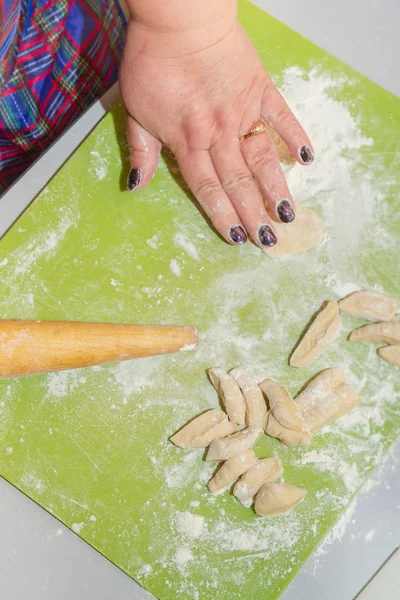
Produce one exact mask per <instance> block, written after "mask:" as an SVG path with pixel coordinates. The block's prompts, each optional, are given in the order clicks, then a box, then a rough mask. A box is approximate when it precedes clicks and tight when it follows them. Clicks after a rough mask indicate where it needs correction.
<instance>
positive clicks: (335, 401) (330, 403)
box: [303, 384, 360, 433]
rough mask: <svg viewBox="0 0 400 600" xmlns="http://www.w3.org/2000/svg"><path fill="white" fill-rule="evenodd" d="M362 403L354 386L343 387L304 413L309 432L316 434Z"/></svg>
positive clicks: (346, 385)
mask: <svg viewBox="0 0 400 600" xmlns="http://www.w3.org/2000/svg"><path fill="white" fill-rule="evenodd" d="M359 402H360V398H359V396H358V394H357V392H356V391H355V389H354V388H353V386H352V385H348V384H345V385H342V386H340V387H338V388H336V389H335V390H334V391H333V392H330V393H329V394H327V395H326V396H324V397H323V398H322V399H321V400H320V401H319V402H318V404H315V405H313V406H311V407H310V408H309V409H308V410H306V412H305V413H304V415H303V416H304V420H305V422H306V424H307V427H308V428H309V430H310V431H311V432H312V433H314V432H315V431H319V430H320V429H322V427H324V426H325V425H327V424H328V423H330V422H331V421H335V420H336V419H339V418H340V417H342V416H343V415H344V414H346V413H347V412H349V410H351V409H352V408H354V407H355V406H356V405H357V404H358V403H359Z"/></svg>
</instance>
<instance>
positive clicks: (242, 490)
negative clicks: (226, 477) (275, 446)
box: [233, 458, 283, 506]
mask: <svg viewBox="0 0 400 600" xmlns="http://www.w3.org/2000/svg"><path fill="white" fill-rule="evenodd" d="M282 473H283V467H282V463H281V461H280V460H279V458H262V459H260V460H258V461H257V462H256V463H255V465H254V466H252V467H251V469H249V470H248V471H247V472H246V473H245V474H244V475H242V476H241V478H240V479H239V481H238V482H237V483H236V485H235V487H234V488H233V495H234V496H235V497H236V498H237V499H238V500H239V502H241V503H242V504H244V505H245V506H251V504H252V503H253V498H254V496H255V495H256V494H257V492H258V490H259V489H260V487H261V486H262V485H263V484H264V483H268V482H270V481H275V480H276V479H278V477H280V476H281V475H282Z"/></svg>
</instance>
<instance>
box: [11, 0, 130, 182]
mask: <svg viewBox="0 0 400 600" xmlns="http://www.w3.org/2000/svg"><path fill="white" fill-rule="evenodd" d="M9 1H10V2H11V0H9ZM125 26H126V22H125V18H124V16H123V13H122V12H121V9H120V7H119V5H118V3H117V2H116V1H115V0H21V18H20V20H19V34H18V36H17V38H18V39H17V42H16V55H15V63H14V65H13V68H12V73H11V76H10V77H9V79H8V81H7V83H6V86H5V87H4V89H3V92H2V94H1V96H0V192H1V191H2V190H4V189H5V188H6V187H7V186H8V185H10V184H11V183H12V182H13V181H14V180H15V179H16V178H17V177H18V176H19V175H20V174H21V173H22V172H23V170H24V169H26V168H27V166H29V165H30V164H31V163H32V162H33V161H34V160H35V159H36V158H37V157H38V156H39V155H40V154H41V153H42V152H43V150H44V149H45V148H47V147H48V146H49V145H50V144H51V143H52V142H53V141H54V140H55V139H56V138H57V137H58V136H59V135H60V133H61V132H62V131H63V130H64V129H65V128H66V127H67V126H68V125H69V124H71V123H72V122H73V121H74V120H75V119H76V118H77V117H78V116H79V115H80V114H81V113H82V112H83V111H84V110H85V109H86V108H87V107H88V106H89V105H90V104H91V103H92V102H93V101H94V100H96V99H97V98H99V97H100V96H101V95H102V94H103V93H104V92H105V91H106V90H107V89H108V88H109V87H110V86H111V85H112V84H113V83H114V82H115V81H116V80H117V78H118V67H119V62H120V59H121V56H122V51H123V45H124V38H125Z"/></svg>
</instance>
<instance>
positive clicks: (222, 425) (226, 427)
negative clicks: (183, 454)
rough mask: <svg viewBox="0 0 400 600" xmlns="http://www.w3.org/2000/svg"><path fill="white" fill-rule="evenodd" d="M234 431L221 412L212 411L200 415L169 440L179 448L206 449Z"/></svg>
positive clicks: (231, 424)
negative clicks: (214, 441) (213, 442)
mask: <svg viewBox="0 0 400 600" xmlns="http://www.w3.org/2000/svg"><path fill="white" fill-rule="evenodd" d="M234 431H236V426H235V425H234V424H233V423H231V422H230V421H229V420H228V417H227V416H226V414H225V413H224V411H222V410H218V409H215V408H214V409H212V410H208V411H207V412H205V413H202V414H201V415H199V416H198V417H196V418H195V419H193V421H190V423H188V424H187V425H185V426H184V427H183V428H182V429H181V430H180V431H178V433H175V435H173V436H172V437H171V438H170V440H171V442H172V443H173V444H175V446H179V448H206V447H207V446H208V445H209V444H210V443H211V442H212V441H213V440H215V439H217V438H220V437H225V436H227V435H229V434H230V433H233V432H234Z"/></svg>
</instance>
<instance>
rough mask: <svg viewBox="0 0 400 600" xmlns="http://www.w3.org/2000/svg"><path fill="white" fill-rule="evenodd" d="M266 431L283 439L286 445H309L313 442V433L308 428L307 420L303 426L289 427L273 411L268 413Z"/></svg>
mask: <svg viewBox="0 0 400 600" xmlns="http://www.w3.org/2000/svg"><path fill="white" fill-rule="evenodd" d="M265 433H266V434H267V435H269V436H271V437H274V438H277V439H278V440H281V442H283V443H284V444H285V445H286V446H308V444H309V443H310V442H311V433H310V431H309V430H308V429H307V426H306V424H305V421H304V425H303V427H299V428H298V429H288V428H287V427H284V426H283V425H281V423H279V421H277V420H276V419H275V417H274V415H273V414H272V413H271V412H270V413H269V414H268V421H267V425H266V427H265Z"/></svg>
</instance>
